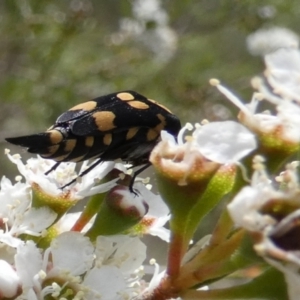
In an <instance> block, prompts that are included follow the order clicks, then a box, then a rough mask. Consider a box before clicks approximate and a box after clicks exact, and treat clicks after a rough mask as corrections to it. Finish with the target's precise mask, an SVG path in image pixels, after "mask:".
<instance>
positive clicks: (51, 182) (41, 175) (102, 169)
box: [6, 151, 124, 200]
mask: <svg viewBox="0 0 300 300" xmlns="http://www.w3.org/2000/svg"><path fill="white" fill-rule="evenodd" d="M6 155H7V156H8V158H9V159H10V160H11V161H12V162H13V163H14V164H16V165H17V167H18V169H19V172H20V173H21V174H22V175H23V176H24V177H25V180H26V182H27V183H29V184H30V185H32V184H38V186H39V187H40V188H41V189H42V190H43V191H44V192H45V193H47V194H50V195H53V196H58V195H67V197H68V198H69V199H74V200H75V199H77V200H80V199H82V198H84V197H86V196H90V195H93V194H96V193H100V192H102V193H103V192H107V191H108V190H110V189H111V188H112V187H113V186H114V185H115V182H116V181H117V180H118V178H116V179H114V180H112V181H110V182H108V183H105V184H103V185H102V184H100V185H97V183H98V182H99V181H100V180H101V179H102V178H103V177H104V176H106V175H107V174H108V173H109V172H110V171H111V170H112V169H113V168H114V167H115V163H114V162H103V163H101V164H99V165H98V166H96V167H95V168H93V169H92V170H91V171H90V172H89V173H88V174H86V175H85V176H83V177H81V178H80V180H77V181H76V182H75V183H74V184H72V185H71V186H69V187H66V188H65V189H64V190H62V189H61V187H62V186H64V185H66V184H68V183H69V182H70V181H71V180H73V179H74V178H75V179H76V178H77V177H78V175H79V174H81V173H82V172H83V171H84V170H85V169H86V168H88V167H89V166H88V162H87V161H84V162H83V164H82V167H81V169H80V171H79V172H78V173H77V172H76V170H75V167H76V163H72V162H68V163H61V164H59V166H58V167H57V168H56V169H55V170H52V171H51V172H50V173H49V174H47V175H45V173H46V172H47V171H49V170H50V169H51V168H52V167H53V166H54V165H55V162H54V161H52V160H47V159H43V158H41V157H39V156H38V157H37V158H30V159H29V160H28V161H27V164H24V163H23V162H22V160H21V157H20V155H18V154H16V155H10V154H9V151H6ZM117 167H118V168H120V169H121V170H122V169H124V168H123V166H122V165H121V164H118V165H117ZM95 185H97V186H95Z"/></svg>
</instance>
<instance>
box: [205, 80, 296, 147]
mask: <svg viewBox="0 0 300 300" xmlns="http://www.w3.org/2000/svg"><path fill="white" fill-rule="evenodd" d="M255 83H256V87H257V84H258V81H256V82H255ZM211 84H212V85H214V86H216V87H217V88H218V90H219V91H220V92H221V93H222V94H224V95H225V96H226V97H227V98H228V99H229V100H230V101H231V102H232V103H233V104H234V105H236V106H237V107H238V108H239V109H240V113H239V116H238V117H239V119H240V121H241V123H242V124H244V125H245V126H247V127H248V128H249V129H250V130H251V131H253V132H255V133H257V134H258V135H259V136H266V134H268V136H269V137H273V138H274V139H277V140H278V141H285V145H290V144H294V145H298V143H299V142H300V131H299V130H298V128H299V126H300V107H299V106H298V105H296V104H295V103H292V102H290V101H279V102H278V99H277V101H275V102H276V103H274V104H275V105H276V110H277V114H276V115H271V114H270V112H268V111H265V112H257V107H258V104H259V102H260V101H261V100H262V99H263V98H264V96H265V94H261V93H254V94H253V97H252V99H251V102H250V103H248V104H244V103H243V102H242V101H241V100H240V99H239V98H238V97H237V96H235V95H234V94H233V93H232V92H231V91H230V90H228V89H227V88H226V87H224V86H222V85H221V84H220V83H219V81H218V80H215V79H212V80H211ZM266 100H270V98H267V99H266ZM273 100H274V97H273ZM271 101H272V100H271ZM272 102H274V101H272Z"/></svg>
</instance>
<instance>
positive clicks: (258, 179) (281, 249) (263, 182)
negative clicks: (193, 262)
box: [228, 160, 300, 300]
mask: <svg viewBox="0 0 300 300" xmlns="http://www.w3.org/2000/svg"><path fill="white" fill-rule="evenodd" d="M298 165H299V164H298V163H292V164H290V165H289V166H288V168H287V169H286V170H285V171H284V172H283V173H282V174H281V175H280V176H279V177H278V178H277V181H279V182H280V183H281V185H282V187H283V188H282V189H279V188H276V187H275V184H274V183H273V182H272V181H271V180H270V179H269V178H268V176H267V175H266V172H265V170H264V168H263V165H261V164H260V163H259V160H257V162H256V168H257V170H256V171H255V172H254V175H253V179H252V183H251V186H247V187H244V188H243V189H242V190H241V191H240V192H239V193H238V194H237V196H236V197H235V198H234V199H233V201H232V202H231V203H230V204H229V205H228V210H229V213H230V215H231V217H232V219H233V221H234V222H235V224H237V225H238V226H241V227H243V228H245V229H246V230H248V231H250V232H255V234H254V236H255V237H256V238H255V240H254V241H255V245H254V249H255V250H256V252H257V253H258V254H259V255H261V256H262V257H263V258H264V259H265V260H266V261H267V262H268V263H269V264H271V265H273V266H274V267H275V268H277V269H279V270H280V271H281V272H283V274H284V276H285V279H286V282H287V287H288V292H289V296H290V297H289V299H292V300H296V299H298V298H299V291H300V290H299V285H298V284H297V282H299V281H300V277H299V272H298V270H299V268H300V255H299V253H300V243H299V242H298V241H299V226H298V223H299V218H300V200H299V199H300V198H299V196H300V189H299V185H298V173H297V172H298V170H297V167H298Z"/></svg>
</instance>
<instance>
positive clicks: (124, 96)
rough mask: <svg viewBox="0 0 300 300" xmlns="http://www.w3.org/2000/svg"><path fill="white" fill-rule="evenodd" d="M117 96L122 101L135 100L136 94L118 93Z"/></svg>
mask: <svg viewBox="0 0 300 300" xmlns="http://www.w3.org/2000/svg"><path fill="white" fill-rule="evenodd" d="M117 97H118V98H119V99H121V100H122V101H130V100H134V96H133V95H132V94H130V93H119V94H117Z"/></svg>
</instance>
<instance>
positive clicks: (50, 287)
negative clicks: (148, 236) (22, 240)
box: [0, 232, 146, 300]
mask: <svg viewBox="0 0 300 300" xmlns="http://www.w3.org/2000/svg"><path fill="white" fill-rule="evenodd" d="M145 257H146V247H145V245H144V244H143V243H142V242H140V240H139V239H138V238H132V237H128V236H112V237H101V236H99V237H98V239H97V241H96V247H94V246H93V244H92V243H91V242H90V240H89V239H88V238H87V237H84V236H83V235H82V234H81V233H78V232H66V233H63V234H61V235H59V236H58V237H57V238H55V239H54V240H53V241H52V243H51V246H50V247H49V248H48V249H46V251H45V252H44V253H43V254H42V253H41V252H40V251H39V249H38V248H37V247H36V246H35V244H34V243H33V242H31V241H28V242H27V243H26V244H23V245H19V246H18V249H17V254H16V256H15V266H16V274H17V276H18V277H19V278H20V285H21V286H22V295H21V296H20V297H19V299H30V300H33V299H35V300H43V299H44V298H45V297H46V296H47V295H52V296H53V297H59V298H60V299H62V298H63V297H65V294H64V293H66V292H67V293H68V294H66V295H69V297H70V295H72V296H73V299H78V300H80V299H87V300H94V299H98V298H99V297H100V298H101V299H103V300H106V299H107V300H109V299H124V300H126V299H132V298H133V295H135V294H136V293H137V292H139V291H140V289H141V288H140V287H139V286H140V284H139V281H140V280H141V276H142V275H143V274H141V273H137V272H136V270H138V269H140V268H141V266H142V263H143V261H144V260H145ZM0 279H1V278H0ZM70 293H71V294H70Z"/></svg>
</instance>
